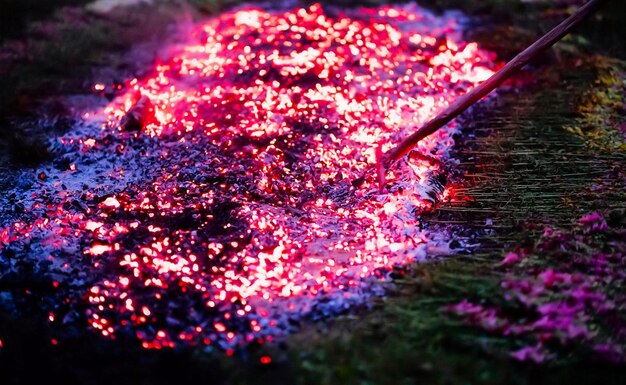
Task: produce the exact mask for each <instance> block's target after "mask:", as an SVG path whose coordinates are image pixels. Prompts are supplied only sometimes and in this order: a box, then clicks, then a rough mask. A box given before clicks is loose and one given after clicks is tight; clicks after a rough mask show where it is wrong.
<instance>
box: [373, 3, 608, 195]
mask: <svg viewBox="0 0 626 385" xmlns="http://www.w3.org/2000/svg"><path fill="white" fill-rule="evenodd" d="M606 1H607V0H590V1H589V2H587V3H586V4H585V5H583V6H582V7H580V8H579V9H578V10H577V11H576V12H575V13H574V14H573V15H572V16H570V17H568V18H567V19H566V20H565V21H563V22H562V23H561V24H559V25H558V26H556V27H555V28H554V29H553V30H551V31H550V32H548V33H547V34H545V35H544V36H542V37H541V38H540V39H539V40H537V41H536V42H535V43H533V44H532V45H531V46H530V47H528V48H526V49H525V50H524V51H522V52H521V53H520V54H518V55H517V56H516V57H515V58H513V59H512V60H511V61H510V62H508V63H507V64H506V65H505V66H504V67H502V68H501V69H500V70H499V71H498V72H496V73H495V74H493V75H492V76H491V77H490V78H489V79H487V80H485V81H484V82H483V83H481V84H479V85H478V86H476V88H474V89H473V90H471V91H470V92H468V93H467V94H465V95H463V96H462V97H460V98H459V99H458V100H456V101H455V102H454V103H452V104H451V105H449V106H448V108H446V109H445V110H444V111H442V112H441V113H439V114H438V115H437V116H435V117H434V118H433V119H432V120H430V121H428V122H427V123H426V124H424V125H423V126H422V127H420V128H419V129H418V130H417V131H415V132H414V133H413V134H411V136H409V137H408V138H406V139H405V140H403V141H402V142H401V143H400V144H398V145H397V146H396V147H395V148H393V149H391V150H389V151H388V152H386V153H385V154H383V155H382V156H381V157H380V158H379V159H378V164H377V169H378V183H379V186H380V188H381V189H382V188H383V186H384V185H385V181H386V177H385V175H386V173H387V170H388V169H389V167H391V165H392V164H393V162H395V161H396V160H398V159H400V158H401V157H402V156H404V155H405V154H406V153H408V152H409V151H411V149H412V148H413V147H415V145H416V144H417V142H419V141H420V140H422V139H424V138H425V137H427V136H428V135H431V134H432V133H434V132H435V131H437V130H438V129H440V128H441V127H442V126H444V125H446V124H448V123H450V121H452V119H454V118H456V117H457V116H458V115H460V114H461V113H462V112H463V111H465V110H467V109H468V108H469V107H470V106H472V105H473V104H475V103H476V102H477V101H479V100H480V99H482V98H483V97H485V96H486V95H487V94H489V93H490V92H491V91H493V90H494V89H496V88H497V87H498V86H499V85H500V84H502V83H503V82H504V81H505V80H507V79H508V78H510V77H511V76H512V75H513V74H515V73H516V72H517V71H519V70H520V69H521V68H522V67H523V66H525V65H526V64H528V62H530V61H531V60H533V59H534V58H536V57H537V56H539V54H541V53H543V52H544V51H545V50H547V49H548V48H550V47H551V46H552V45H554V44H555V43H556V42H557V41H559V40H561V39H562V38H563V36H565V35H567V34H568V33H569V32H570V31H571V30H572V29H573V28H574V27H576V26H577V25H578V24H580V23H581V22H582V21H583V20H585V19H586V18H587V17H588V16H590V15H591V14H592V13H594V12H595V11H597V10H598V9H599V8H600V7H601V6H602V5H603V4H604V3H605V2H606Z"/></svg>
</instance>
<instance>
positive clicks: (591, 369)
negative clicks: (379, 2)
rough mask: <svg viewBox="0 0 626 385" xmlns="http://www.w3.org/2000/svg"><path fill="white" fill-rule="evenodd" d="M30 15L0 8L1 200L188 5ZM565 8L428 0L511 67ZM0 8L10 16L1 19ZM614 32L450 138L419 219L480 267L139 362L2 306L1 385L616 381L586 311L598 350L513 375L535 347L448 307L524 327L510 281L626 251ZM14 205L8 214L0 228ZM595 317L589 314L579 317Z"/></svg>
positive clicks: (620, 35) (610, 332)
mask: <svg viewBox="0 0 626 385" xmlns="http://www.w3.org/2000/svg"><path fill="white" fill-rule="evenodd" d="M27 3H30V2H17V1H2V2H1V4H2V6H3V11H2V12H0V14H1V15H2V20H0V25H2V35H1V39H2V41H3V48H2V49H1V50H0V53H1V56H0V74H2V77H1V78H0V90H1V91H0V92H2V93H1V96H0V111H1V113H2V115H1V116H2V122H1V123H0V147H3V153H2V154H3V155H2V159H3V160H2V163H0V189H6V188H7V186H11V184H12V183H13V180H12V178H11V177H12V175H14V170H16V169H19V168H24V167H27V168H32V169H33V172H35V170H36V168H37V167H38V166H39V165H40V164H42V163H43V162H48V161H50V160H52V159H54V154H53V153H52V152H51V151H50V150H49V149H47V148H46V143H47V138H49V136H50V135H58V134H59V133H62V132H63V131H64V130H65V129H66V127H67V126H68V125H69V124H70V123H71V122H67V121H65V120H64V119H65V117H66V116H67V113H66V111H65V106H64V104H63V102H62V96H63V95H67V94H74V93H80V92H83V93H88V92H89V85H91V84H93V82H94V81H97V80H101V79H102V77H105V76H110V72H107V68H109V67H114V68H115V71H113V72H114V73H117V74H122V75H123V74H128V73H136V71H138V70H139V69H140V68H141V62H136V61H134V62H128V59H127V57H128V56H127V54H126V50H127V48H128V47H131V46H137V45H139V44H140V43H141V44H146V45H147V46H148V47H149V46H150V44H154V43H153V41H154V40H153V36H155V35H156V36H165V35H167V33H168V30H167V28H165V27H164V26H167V24H168V22H173V21H176V20H178V19H179V13H177V12H176V11H174V10H175V9H179V8H180V7H178V6H175V5H171V4H169V3H167V2H166V4H162V5H160V6H158V7H153V8H150V9H147V8H141V9H129V10H117V11H115V13H114V14H113V15H109V16H102V15H93V14H86V13H84V12H83V11H81V10H80V9H72V10H68V9H61V8H60V6H62V5H67V4H70V3H73V4H77V3H81V2H79V1H76V2H71V1H56V2H55V1H50V2H37V4H38V5H40V6H41V8H38V9H33V8H31V7H25V5H26V4H27ZM83 3H84V2H83ZM335 3H336V2H335ZM555 3H556V5H555ZM567 3H572V4H573V3H576V2H574V1H569V2H567V1H558V2H552V5H553V6H552V7H548V5H546V3H545V2H531V3H522V2H519V1H514V0H499V1H498V0H491V1H484V2H480V3H478V2H470V1H463V0H448V1H436V2H435V1H426V2H422V4H424V5H428V6H431V7H434V8H440V9H446V8H448V7H460V8H461V9H464V10H466V11H467V12H468V13H469V14H471V15H472V16H474V17H475V20H477V21H476V26H475V28H473V29H472V30H471V32H470V37H471V38H473V39H475V40H477V41H479V43H481V44H482V45H483V46H484V47H485V48H488V49H491V50H494V51H496V52H498V53H499V54H500V57H501V59H503V60H506V59H509V58H510V57H512V55H514V54H515V53H516V52H518V51H519V50H521V49H522V48H524V47H525V46H526V45H527V44H528V43H529V42H531V41H532V40H533V39H534V38H536V37H537V36H538V35H539V34H540V33H542V32H545V31H546V30H547V28H548V27H549V26H551V25H553V24H554V23H556V22H557V21H558V20H561V19H563V18H564V17H565V16H566V13H567V9H568V4H567ZM43 4H45V6H44V5H43ZM224 6H225V5H224V4H217V3H215V2H210V1H201V0H195V1H194V2H193V4H191V5H190V6H189V8H188V9H189V11H190V12H191V14H192V15H193V17H202V15H203V12H216V11H218V10H219V9H220V8H221V7H224ZM4 7H9V8H8V9H10V10H11V12H10V14H11V15H12V17H7V16H6V15H7V12H4V9H6V8H4ZM53 9H54V10H56V11H55V13H54V16H53V15H52V14H51V12H52V10H53ZM198 9H199V10H200V11H198ZM624 21H626V10H625V6H624V4H623V3H622V2H619V1H612V2H610V4H609V5H608V6H607V8H605V9H604V10H603V11H602V12H601V13H600V15H599V16H598V17H596V18H594V19H593V20H591V21H589V22H587V23H586V25H585V26H584V27H583V28H580V29H579V30H577V31H576V33H575V34H574V35H571V36H570V37H568V38H566V39H565V40H564V41H563V42H562V43H560V44H559V45H558V46H557V47H556V48H555V49H553V50H552V51H551V52H550V53H549V54H547V55H545V56H544V57H543V58H542V59H541V60H540V61H539V62H537V63H534V65H533V66H531V67H530V68H527V69H526V71H525V72H524V74H522V75H521V76H520V77H518V80H520V81H519V82H512V83H510V84H508V87H507V89H506V90H505V91H503V92H502V93H500V94H499V95H498V97H497V99H496V101H494V102H493V103H489V104H488V105H481V106H479V107H478V108H475V109H474V110H473V111H472V112H471V113H469V114H466V115H465V116H464V118H463V122H464V126H465V127H466V129H465V131H466V133H467V134H466V135H464V136H463V137H462V138H459V139H460V141H459V144H458V150H457V154H456V156H457V157H458V158H459V159H461V164H460V166H459V170H460V171H459V175H458V178H457V180H456V181H454V182H455V183H458V184H459V186H458V187H459V188H458V189H457V195H456V196H455V197H454V198H453V199H452V201H451V202H448V203H445V204H444V205H442V207H440V208H439V209H438V210H437V211H436V212H435V213H433V214H431V215H429V216H428V217H427V218H425V221H426V222H427V223H429V225H430V226H459V227H460V226H462V227H463V228H464V229H468V230H467V237H468V239H470V240H471V241H472V242H476V243H478V244H480V247H479V248H478V249H477V250H476V251H475V252H473V253H472V254H464V255H453V256H450V257H448V258H446V259H445V260H442V261H433V262H429V263H425V264H420V265H416V266H412V267H411V268H410V269H409V271H408V272H407V274H404V275H402V276H399V277H398V278H397V279H396V281H395V282H394V285H393V287H391V288H390V293H391V295H390V296H389V297H387V298H385V299H381V300H379V301H378V302H377V303H375V304H374V307H373V309H370V310H368V311H359V310H355V311H354V313H352V314H348V315H345V316H344V317H340V318H338V319H335V320H333V321H331V322H324V323H319V324H313V323H312V324H309V325H304V326H303V330H302V332H300V333H298V334H296V335H294V336H292V337H290V338H289V339H288V340H287V341H285V342H284V343H281V344H277V345H276V346H264V347H262V348H256V349H251V351H250V352H249V353H248V354H247V355H245V356H242V357H235V358H233V357H226V356H223V355H221V354H217V353H216V354H212V355H206V354H203V353H200V352H196V351H188V350H183V351H165V352H155V351H145V350H142V349H139V348H133V347H130V346H129V345H128V344H124V343H123V341H116V342H111V341H104V340H102V339H100V338H98V337H97V336H95V335H91V334H87V335H81V337H80V338H77V337H73V338H69V339H66V340H63V342H62V343H60V344H59V345H56V346H55V345H52V344H50V342H49V341H50V338H51V337H50V336H51V334H50V333H51V332H52V331H51V330H49V328H48V326H47V324H45V323H42V322H41V321H40V320H38V319H37V318H36V317H32V318H31V317H24V316H20V317H16V316H14V315H12V313H11V312H10V311H9V310H10V309H7V311H5V312H4V313H3V314H2V315H1V316H0V340H2V344H3V346H2V347H0V367H1V372H2V373H3V374H2V376H3V381H2V383H8V384H29V383H40V382H41V381H43V380H48V381H50V380H51V379H53V378H55V379H56V378H58V379H60V380H61V381H63V382H64V383H76V384H100V383H114V382H118V383H140V384H166V383H198V382H200V381H201V382H205V383H225V384H226V383H241V384H243V383H273V384H276V383H285V384H293V383H302V384H309V383H311V384H316V383H318V384H385V383H389V384H405V383H406V384H410V383H416V382H422V383H437V384H448V383H451V384H457V383H468V384H469V383H471V384H474V383H480V384H500V383H514V384H531V383H532V384H537V383H551V382H558V383H577V384H583V383H600V382H603V383H607V384H621V383H625V382H626V366H625V365H624V361H623V360H622V361H619V360H618V361H616V362H612V361H611V360H609V359H603V358H602V357H600V355H599V354H598V352H597V351H596V350H593V349H592V346H593V344H596V343H597V342H598V341H606V340H608V339H611V340H614V341H615V342H616V343H617V345H618V346H621V348H622V349H623V348H625V347H626V345H625V340H624V336H625V335H626V334H621V333H623V330H622V329H620V327H616V326H614V325H615V323H613V324H611V325H607V324H605V323H603V322H602V320H599V319H596V318H594V317H593V316H594V314H591V316H592V317H591V318H593V319H592V320H587V319H585V322H587V323H588V324H589V327H590V328H592V329H593V330H596V331H598V333H596V337H593V338H591V339H590V340H589V341H583V340H582V339H581V340H580V341H575V340H567V339H566V341H565V342H564V343H562V344H556V345H557V346H549V350H550V352H552V353H553V354H554V358H552V359H549V360H547V359H546V360H542V361H543V362H540V363H533V362H518V361H517V360H515V359H513V358H511V356H510V353H511V352H513V351H517V350H518V349H520V348H522V347H524V346H528V345H532V344H534V343H535V337H536V336H535V335H534V334H532V333H526V334H519V335H510V334H509V335H504V334H502V333H501V331H500V330H492V329H488V328H485V327H484V325H482V324H481V323H480V322H470V321H471V320H470V321H468V319H467V317H465V318H464V317H463V314H460V315H458V314H457V315H455V314H451V313H450V312H446V311H443V310H442V309H443V308H444V307H445V306H447V305H452V304H456V303H459V302H461V301H462V300H464V299H467V300H469V301H471V302H472V303H478V304H481V305H484V306H491V307H495V308H498V309H499V311H500V313H499V315H498V316H499V317H501V318H506V316H510V317H511V318H514V319H516V320H521V319H524V318H529V317H532V316H533V314H534V313H533V312H534V311H536V308H532V306H531V309H530V310H529V309H528V308H527V307H524V306H520V305H519V304H517V303H516V302H515V301H512V300H510V299H509V298H508V297H507V294H510V293H509V292H507V291H506V290H505V289H504V288H503V286H502V283H503V282H504V281H506V280H507V279H510V278H511V277H515V278H519V279H528V280H529V281H533V280H534V279H535V278H536V277H537V276H538V272H540V271H545V270H546V269H554V270H555V271H558V270H565V269H572V270H574V269H575V268H576V267H572V266H570V265H569V264H568V263H569V262H568V261H569V260H570V259H568V258H569V257H571V258H574V256H575V255H579V254H580V256H582V257H584V256H590V255H595V254H594V253H596V252H600V251H601V252H603V253H608V254H610V255H622V256H623V253H624V250H623V248H624V234H625V233H624V229H625V226H626V223H625V221H624V216H625V214H624V212H625V210H626V147H625V144H624V143H625V142H626V138H625V136H624V135H626V134H625V133H624V129H623V127H624V124H625V122H626V117H625V116H626V110H625V108H624V105H626V104H625V103H626V98H625V97H624V93H625V92H624V91H625V89H626V84H625V83H624V73H626V66H625V64H624V62H623V61H621V60H623V59H624V58H625V57H626V49H625V48H624V41H626V39H625V38H626V35H625V32H624V31H625V30H624V29H623V23H624ZM146 25H150V26H151V28H145V26H146ZM111 36H115V37H116V38H114V39H113V38H111ZM146 60H147V62H149V59H146ZM68 68H71V71H68ZM521 80H523V82H522V81H521ZM522 84H523V87H522V88H518V86H521V85H522ZM42 116H44V117H45V118H44V119H42V118H41V117H42ZM24 122H29V123H32V122H37V124H25V123H24ZM461 171H462V173H461ZM461 176H462V177H461ZM6 210H7V208H6V207H3V208H2V209H1V210H0V215H2V214H5V213H6V212H7V211H6ZM591 212H598V213H600V214H601V215H602V216H603V217H604V218H605V219H606V222H607V229H606V230H603V231H602V232H599V233H597V234H596V233H593V234H595V235H593V234H592V236H591V235H589V234H590V233H589V232H588V231H587V227H586V226H587V225H586V224H579V223H578V220H579V218H580V217H582V216H583V215H585V214H588V213H591ZM546 226H549V227H551V228H554V229H561V230H562V231H563V233H564V234H574V235H580V238H579V239H577V240H576V241H575V242H576V245H575V247H573V248H571V249H569V248H567V247H565V246H567V245H570V241H571V242H574V241H572V240H571V239H570V238H567V237H566V236H564V237H565V238H562V239H560V241H559V242H560V245H562V246H563V245H565V246H563V247H565V250H566V253H565V254H566V256H568V257H567V258H564V259H559V258H561V257H559V258H551V257H550V256H553V254H554V252H553V250H552V249H550V248H548V247H547V246H546V244H547V243H549V241H550V238H549V237H548V238H546V237H543V238H542V234H543V233H544V228H545V227H546ZM572 236H573V235H572ZM620 250H621V251H620ZM510 251H515V252H516V253H518V254H520V255H523V256H524V257H523V258H524V261H523V262H520V263H519V264H514V265H512V266H510V267H507V266H500V265H499V263H500V261H501V260H502V258H503V257H504V256H505V255H507V253H508V252H510ZM619 253H622V254H619ZM582 257H581V258H582ZM620 261H621V260H612V261H611V262H609V266H610V267H611V270H610V272H611V273H610V274H607V275H608V276H611V274H613V273H619V272H623V271H624V267H625V266H624V265H623V264H620V263H622V262H620ZM590 271H591V270H588V269H583V270H582V271H581V274H583V275H585V277H591V278H593V279H595V278H594V277H595V276H594V275H593V274H592V273H591V272H590ZM591 278H590V279H591ZM620 279H621V280H620ZM593 282H594V283H595V284H596V286H595V287H596V288H597V290H599V291H600V292H602V293H603V294H605V295H606V296H607V297H608V298H611V299H612V300H613V301H615V302H616V303H617V304H621V307H620V306H618V307H617V309H616V310H615V311H614V312H613V313H612V317H614V318H615V319H617V320H618V321H619V322H617V324H620V322H621V323H622V324H623V323H624V320H626V318H624V316H625V312H626V307H625V306H624V303H623V302H620V301H622V300H623V295H622V294H621V293H622V292H623V287H624V286H623V284H624V281H623V278H619V277H617V278H615V279H614V280H610V281H606V282H603V283H598V282H597V281H593ZM21 285H22V286H19V287H15V286H7V283H6V282H2V281H0V292H2V293H10V292H12V291H16V290H24V289H29V290H32V291H33V293H34V295H33V304H32V305H33V308H36V305H37V291H38V290H39V291H41V292H45V290H49V288H46V287H36V286H33V283H32V282H28V281H25V282H22V283H21ZM553 294H554V295H555V296H559V295H565V294H563V292H560V291H559V292H558V293H557V292H555V293H553ZM2 295H4V294H2ZM537 300H538V301H548V299H545V298H540V299H537ZM533 306H535V305H533ZM593 310H594V308H593V307H590V308H589V309H587V310H585V311H586V313H585V315H590V312H591V313H592V312H593ZM477 319H478V321H481V320H482V319H481V318H480V317H479V318H477ZM474 321H476V319H475V320H474ZM263 354H269V355H271V356H272V357H273V363H272V364H271V365H262V364H260V363H259V357H260V356H261V355H263Z"/></svg>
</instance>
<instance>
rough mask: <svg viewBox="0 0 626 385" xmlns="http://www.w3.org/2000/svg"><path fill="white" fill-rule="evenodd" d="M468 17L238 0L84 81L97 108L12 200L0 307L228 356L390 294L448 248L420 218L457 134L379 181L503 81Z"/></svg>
mask: <svg viewBox="0 0 626 385" xmlns="http://www.w3.org/2000/svg"><path fill="white" fill-rule="evenodd" d="M463 20H464V19H463V16H462V15H460V14H458V13H446V14H443V15H439V16H435V15H433V14H431V13H429V12H427V11H425V10H423V9H421V8H419V7H417V6H415V5H410V6H395V7H383V8H378V9H359V10H351V11H339V10H336V9H332V8H330V7H324V9H322V7H321V6H319V5H313V6H310V7H308V8H293V9H291V10H284V9H283V10H261V9H250V8H242V9H240V10H237V11H232V12H229V13H225V14H223V15H221V16H219V17H217V18H213V19H211V20H208V21H206V22H205V23H202V24H199V25H197V26H196V27H195V29H194V31H193V32H192V33H191V34H190V35H189V36H188V37H186V38H185V39H184V41H185V42H184V43H183V44H179V45H176V46H171V47H167V54H166V57H167V59H165V60H162V61H160V62H158V63H156V64H155V65H154V67H153V68H152V70H151V71H150V73H149V74H148V75H147V76H142V77H137V78H134V79H128V81H126V82H124V83H123V84H104V83H98V84H95V85H94V86H93V91H94V93H97V94H100V95H102V96H103V97H102V99H103V100H104V99H105V97H104V96H108V97H109V98H108V101H107V102H106V104H104V105H103V106H101V108H93V109H89V110H81V111H80V112H79V113H78V115H77V118H78V119H77V120H78V123H77V124H76V125H75V126H74V127H73V128H72V129H71V130H69V131H68V132H67V133H66V134H64V135H62V136H61V137H59V138H56V139H55V140H54V142H53V143H51V148H52V149H53V151H54V153H55V156H56V160H55V161H54V162H53V163H50V164H46V165H43V166H41V167H40V168H39V169H38V170H37V171H36V172H35V174H34V175H35V177H34V178H32V175H33V174H32V172H29V171H23V174H21V175H17V177H16V180H18V181H20V180H22V181H23V180H26V179H29V183H24V184H17V185H15V186H14V187H13V189H12V191H11V192H10V194H8V195H7V197H5V201H6V206H7V207H13V208H15V207H17V208H19V210H13V211H10V210H9V211H7V210H5V211H4V217H3V218H2V221H3V223H2V226H0V266H1V269H0V282H3V285H2V287H3V288H7V289H6V290H4V289H3V290H4V291H2V294H1V297H0V301H1V304H2V307H3V308H4V309H5V310H7V311H12V312H25V311H28V306H27V305H26V304H30V305H29V306H32V305H33V304H36V306H37V307H38V312H43V313H44V314H46V316H47V317H48V321H49V323H50V325H51V327H52V328H53V329H54V328H56V329H57V330H59V331H61V330H65V329H68V328H70V327H72V328H74V329H75V330H81V327H80V326H81V325H82V326H84V328H83V329H82V330H84V329H90V330H92V331H93V332H97V333H101V334H102V335H103V336H104V337H107V338H112V339H115V338H118V337H119V336H121V335H122V336H124V337H125V338H127V337H132V338H133V339H135V340H136V341H137V343H138V344H141V345H142V346H143V347H145V348H156V349H160V348H170V347H175V346H199V347H202V348H203V349H208V350H211V349H223V350H227V351H233V350H236V349H238V348H241V347H245V346H247V345H248V344H250V343H253V342H254V343H263V342H265V341H271V340H272V339H274V338H276V337H278V336H281V335H284V334H285V333H289V332H291V331H293V330H294V329H295V328H296V325H297V323H298V321H299V320H302V319H304V318H313V319H316V318H320V317H328V316H332V315H333V314H337V313H339V312H343V311H345V310H346V309H348V308H350V307H351V306H354V305H356V304H363V303H365V302H367V299H368V298H370V297H371V296H377V295H381V294H384V293H383V291H382V289H381V286H380V285H378V284H377V283H378V282H380V281H381V280H385V279H386V278H387V277H388V274H389V272H390V271H392V270H393V268H394V266H402V265H403V264H406V263H409V262H413V261H419V260H422V259H425V258H428V257H429V256H433V255H436V254H438V253H441V252H445V251H446V250H449V243H450V237H449V234H448V233H446V232H445V231H444V232H435V231H427V230H424V227H423V226H422V223H421V220H420V213H423V212H425V211H429V210H432V209H433V208H434V207H436V204H437V203H438V202H440V201H441V200H443V199H445V198H446V197H447V196H449V195H450V193H451V190H450V189H451V187H450V186H447V185H446V183H445V180H446V176H447V175H448V173H449V171H450V167H453V165H454V160H452V159H450V156H449V154H450V150H451V148H452V146H453V145H454V140H453V135H454V134H455V133H456V132H457V127H455V125H449V126H448V127H446V128H444V129H442V130H440V131H439V132H438V133H437V134H436V135H433V136H431V137H429V138H427V139H425V140H423V141H421V142H420V143H419V144H418V146H417V147H416V149H415V150H414V151H413V152H412V153H410V154H409V156H408V157H407V158H406V159H404V160H403V161H402V162H400V164H399V165H398V166H397V167H395V168H394V169H393V170H392V171H391V172H390V173H389V175H388V183H387V185H386V186H385V187H384V191H380V190H379V188H378V186H377V185H376V183H375V177H374V176H373V173H372V172H371V171H372V167H373V165H374V164H375V163H376V159H377V156H378V155H379V154H380V153H381V152H382V151H387V150H389V149H390V148H391V147H392V146H393V145H394V144H396V143H398V142H399V141H400V140H401V139H402V138H403V137H404V136H405V135H406V134H407V133H408V132H410V131H411V130H412V129H414V128H415V127H416V126H418V125H419V124H420V123H422V122H424V121H425V120H426V119H427V118H428V117H430V116H432V115H433V114H434V113H435V112H437V111H438V110H440V109H441V108H443V107H445V106H446V105H448V103H450V102H451V101H453V100H454V99H455V98H456V97H457V96H458V95H461V94H463V93H465V92H467V91H468V90H469V89H471V88H472V87H473V86H474V85H476V84H477V83H478V82H480V81H482V80H484V79H486V78H487V77H488V76H490V75H491V74H492V73H493V71H494V70H495V69H496V67H497V64H495V63H494V59H495V58H494V55H493V54H491V53H489V52H486V51H484V50H481V49H480V48H479V47H478V46H477V44H476V43H472V42H467V41H464V40H463V38H462V31H463ZM33 179H34V180H33ZM10 282H14V283H15V282H21V283H20V284H19V285H15V284H13V285H12V284H9V283H10ZM16 287H19V290H16V289H15V288H16ZM42 287H45V288H46V290H40V289H41V288H42ZM38 288H39V289H38ZM42 292H43V293H45V295H43V296H41V297H38V296H39V295H40V294H39V293H42ZM35 297H36V298H35ZM77 325H78V326H79V327H78V328H77ZM60 334H62V333H60ZM52 343H59V341H58V340H57V339H54V340H53V341H52Z"/></svg>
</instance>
